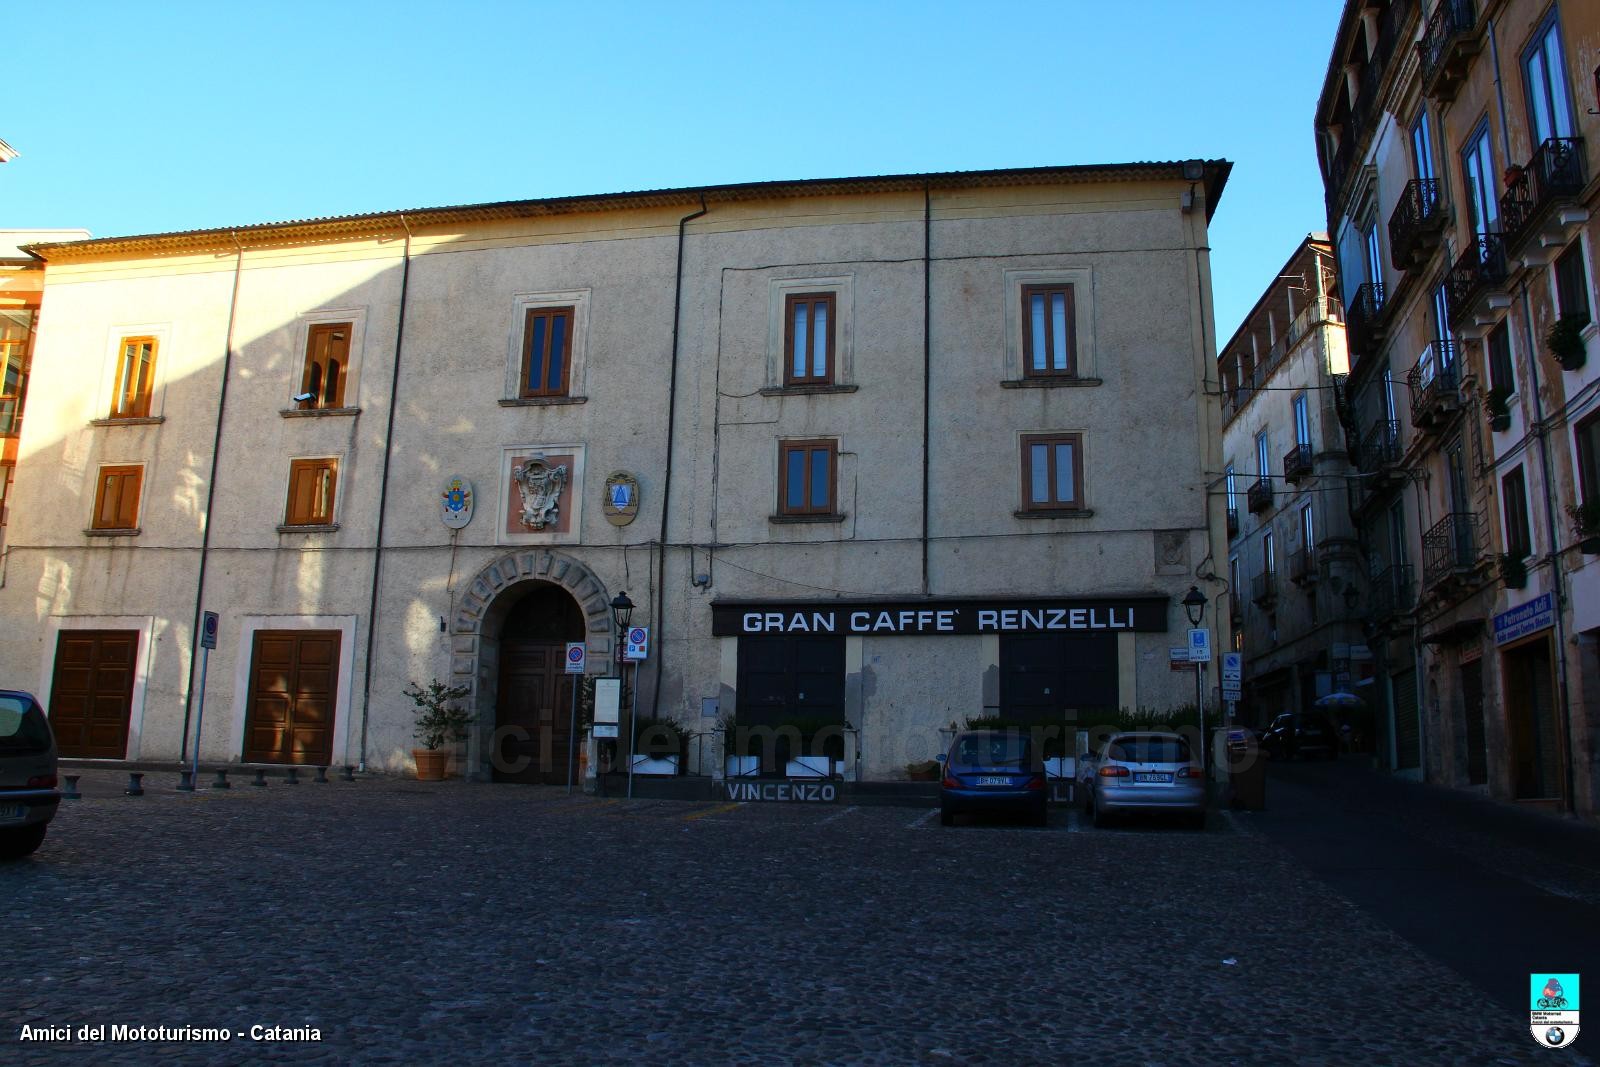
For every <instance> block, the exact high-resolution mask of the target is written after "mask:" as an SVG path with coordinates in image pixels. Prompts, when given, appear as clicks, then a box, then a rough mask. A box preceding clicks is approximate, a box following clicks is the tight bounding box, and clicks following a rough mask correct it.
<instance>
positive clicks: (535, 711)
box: [492, 638, 576, 785]
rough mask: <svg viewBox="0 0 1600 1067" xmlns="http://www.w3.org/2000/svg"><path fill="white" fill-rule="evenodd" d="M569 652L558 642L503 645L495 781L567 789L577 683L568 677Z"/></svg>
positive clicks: (525, 641)
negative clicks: (573, 690)
mask: <svg viewBox="0 0 1600 1067" xmlns="http://www.w3.org/2000/svg"><path fill="white" fill-rule="evenodd" d="M566 650H567V649H566V645H565V644H564V643H562V642H559V641H538V640H528V639H519V638H508V639H506V640H505V641H504V642H503V643H502V645H501V647H500V692H499V696H498V697H497V699H496V714H495V720H496V726H497V729H496V731H495V756H494V760H493V764H492V765H493V769H494V779H495V781H497V782H525V783H531V784H544V785H565V784H566V781H567V767H568V759H569V756H568V752H567V747H568V744H569V742H570V739H571V737H572V727H571V723H572V704H571V701H572V680H573V678H574V676H573V675H569V674H566V673H565V667H564V658H565V654H566ZM573 773H574V774H576V771H575V770H574V772H573Z"/></svg>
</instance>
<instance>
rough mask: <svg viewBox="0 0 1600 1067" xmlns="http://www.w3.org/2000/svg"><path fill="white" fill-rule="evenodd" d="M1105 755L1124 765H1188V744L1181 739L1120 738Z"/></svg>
mask: <svg viewBox="0 0 1600 1067" xmlns="http://www.w3.org/2000/svg"><path fill="white" fill-rule="evenodd" d="M1106 754H1107V755H1108V756H1110V757H1111V758H1112V759H1114V760H1122V761H1123V762H1124V763H1188V762H1189V742H1187V741H1185V740H1184V739H1183V738H1181V737H1120V738H1118V739H1117V740H1115V741H1113V742H1111V747H1110V748H1109V749H1107V751H1106Z"/></svg>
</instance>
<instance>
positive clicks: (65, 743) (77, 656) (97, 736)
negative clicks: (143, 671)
mask: <svg viewBox="0 0 1600 1067" xmlns="http://www.w3.org/2000/svg"><path fill="white" fill-rule="evenodd" d="M138 651H139V631H137V630H62V631H61V634H60V636H59V637H58V638H57V640H56V665H55V680H54V681H53V682H51V685H50V726H51V728H52V729H53V730H54V731H55V735H56V745H57V747H58V748H59V749H60V752H61V754H62V755H63V756H77V757H80V758H85V759H123V758H124V757H126V756H127V754H128V715H129V713H130V712H131V711H132V710H133V666H134V659H135V657H136V656H137V654H138Z"/></svg>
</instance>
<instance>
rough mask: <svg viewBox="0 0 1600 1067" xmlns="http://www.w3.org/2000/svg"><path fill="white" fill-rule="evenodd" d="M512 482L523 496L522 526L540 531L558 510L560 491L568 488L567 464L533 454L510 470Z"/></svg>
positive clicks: (548, 523)
mask: <svg viewBox="0 0 1600 1067" xmlns="http://www.w3.org/2000/svg"><path fill="white" fill-rule="evenodd" d="M511 480H512V481H514V482H515V483H516V485H517V491H518V492H519V493H520V494H521V496H522V525H524V526H526V527H528V528H529V529H532V530H542V529H544V528H545V527H546V526H549V525H551V524H552V523H554V522H555V521H556V517H557V516H558V515H559V514H560V511H561V492H562V490H563V489H565V488H566V487H567V467H566V464H554V463H551V462H549V461H548V460H547V459H546V458H545V457H544V456H542V455H532V456H529V457H528V458H527V459H525V460H523V461H522V462H521V463H518V464H517V465H516V466H515V467H513V468H512V469H511Z"/></svg>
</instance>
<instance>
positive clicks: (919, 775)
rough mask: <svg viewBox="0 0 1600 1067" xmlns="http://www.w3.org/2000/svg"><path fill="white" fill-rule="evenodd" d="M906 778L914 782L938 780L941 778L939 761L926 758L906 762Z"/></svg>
mask: <svg viewBox="0 0 1600 1067" xmlns="http://www.w3.org/2000/svg"><path fill="white" fill-rule="evenodd" d="M906 778H907V779H908V780H910V781H913V782H937V781H938V780H939V761H938V760H931V759H925V760H919V761H918V762H916V763H908V764H906Z"/></svg>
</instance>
